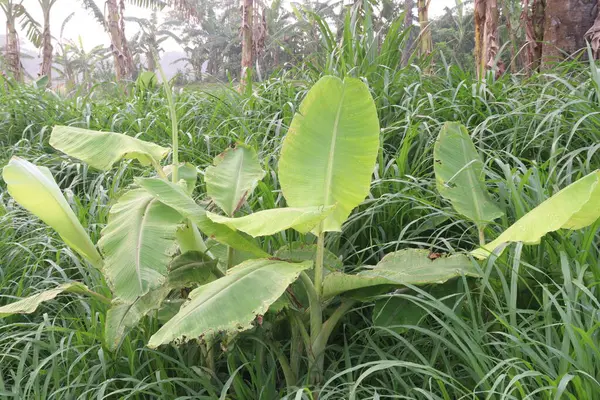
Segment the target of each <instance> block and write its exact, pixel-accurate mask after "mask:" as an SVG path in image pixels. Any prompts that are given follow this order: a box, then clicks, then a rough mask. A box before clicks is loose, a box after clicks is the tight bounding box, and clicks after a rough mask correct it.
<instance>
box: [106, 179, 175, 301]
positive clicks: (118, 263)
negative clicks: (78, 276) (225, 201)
mask: <svg viewBox="0 0 600 400" xmlns="http://www.w3.org/2000/svg"><path fill="white" fill-rule="evenodd" d="M181 220H182V217H181V215H180V214H179V213H178V212H177V211H175V210H174V209H172V208H170V207H168V206H166V205H164V204H163V203H161V202H160V201H158V200H157V199H155V198H154V196H152V195H151V194H150V193H148V192H146V191H145V190H144V189H133V190H130V191H128V192H127V193H125V194H124V195H123V196H121V198H119V200H118V202H117V203H116V204H115V205H114V206H113V207H112V209H111V211H110V215H109V218H108V224H107V225H106V227H105V228H104V229H103V230H102V238H101V239H100V241H99V242H98V245H99V246H100V249H101V250H102V252H103V254H104V255H105V263H104V273H105V274H106V276H107V278H108V281H109V283H110V284H111V287H112V289H113V292H114V294H115V296H117V297H118V298H119V299H120V300H121V301H123V302H125V303H131V302H133V301H135V300H136V299H137V298H138V297H140V296H143V295H145V294H146V293H148V291H150V290H152V289H156V288H158V287H160V286H162V285H163V284H164V283H165V280H166V276H167V266H168V265H169V261H170V260H171V256H172V254H173V252H174V247H175V232H176V230H177V227H178V225H179V224H180V223H181Z"/></svg>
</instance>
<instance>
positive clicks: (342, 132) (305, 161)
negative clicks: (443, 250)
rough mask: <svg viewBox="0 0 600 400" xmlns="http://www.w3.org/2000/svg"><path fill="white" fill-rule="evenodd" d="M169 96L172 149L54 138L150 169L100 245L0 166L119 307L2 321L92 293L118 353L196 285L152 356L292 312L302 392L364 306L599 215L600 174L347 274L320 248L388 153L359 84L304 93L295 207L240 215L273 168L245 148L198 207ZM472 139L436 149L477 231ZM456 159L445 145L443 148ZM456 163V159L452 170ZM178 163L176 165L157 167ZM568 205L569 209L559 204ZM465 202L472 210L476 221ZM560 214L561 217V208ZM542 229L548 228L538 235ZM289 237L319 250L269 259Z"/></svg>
mask: <svg viewBox="0 0 600 400" xmlns="http://www.w3.org/2000/svg"><path fill="white" fill-rule="evenodd" d="M167 100H168V103H169V105H170V110H171V118H172V148H171V149H169V148H165V147H162V146H158V145H156V144H153V143H149V142H145V141H142V140H139V139H135V138H132V137H130V136H127V135H124V134H120V133H112V132H96V131H90V130H86V129H80V128H74V127H61V126H59V127H55V128H54V129H53V132H52V135H51V139H50V144H51V145H52V146H53V147H54V148H56V149H57V150H59V151H62V152H64V153H65V154H68V155H69V156H72V157H75V158H77V159H79V160H82V161H83V162H86V163H87V164H89V165H90V166H92V167H94V168H97V169H101V170H109V169H110V168H112V166H113V165H114V164H115V163H117V162H119V161H120V160H122V159H133V160H136V161H137V162H139V163H141V164H142V165H145V166H147V167H148V168H153V169H154V176H152V177H138V178H135V179H134V184H133V185H132V186H131V187H130V188H128V190H127V191H126V192H125V193H124V194H123V195H122V196H121V197H120V198H119V199H118V200H117V202H116V203H115V204H114V205H113V206H112V208H111V210H110V214H109V218H108V223H107V224H106V227H105V228H104V229H103V230H102V233H101V238H100V240H99V242H98V243H96V244H94V243H93V242H92V241H91V239H90V238H89V236H88V235H87V233H86V230H85V228H84V227H83V226H82V225H81V224H80V223H79V221H78V220H77V218H76V216H75V214H74V213H73V211H72V210H71V209H70V207H69V205H68V203H67V202H66V200H65V199H64V196H63V195H62V193H61V191H60V188H59V187H58V185H57V184H56V182H55V181H54V179H53V177H52V175H51V173H50V171H49V170H48V169H47V168H45V167H37V166H35V165H33V164H31V163H29V162H27V161H25V160H22V159H19V158H13V159H12V160H11V161H10V162H9V164H8V165H7V166H6V167H5V168H4V170H3V177H4V180H5V182H6V184H7V187H8V191H9V193H10V194H11V196H12V197H13V198H14V199H15V200H16V201H17V202H18V203H19V204H21V205H22V206H23V207H24V208H25V209H27V210H29V211H30V212H31V213H33V214H34V215H36V216H38V217H39V218H40V219H42V220H43V221H44V222H45V223H47V224H48V225H50V226H51V227H52V228H54V229H55V230H56V231H57V233H58V234H59V235H60V236H61V237H62V238H63V240H64V241H65V244H67V245H68V246H69V247H71V248H72V249H74V250H75V251H76V252H77V253H78V254H79V255H80V256H81V257H82V258H84V259H85V260H87V261H88V262H89V264H90V265H91V266H93V267H96V268H99V269H100V270H101V271H102V272H103V274H104V276H105V277H106V281H107V282H108V285H109V286H110V289H111V291H112V294H113V296H112V298H111V299H105V298H103V297H102V296H100V295H97V294H95V293H94V292H91V291H90V290H89V289H88V288H86V287H85V286H83V285H82V284H80V283H76V282H71V283H67V284H65V285H63V286H61V287H58V288H55V289H51V290H49V291H46V292H41V293H38V294H36V295H34V296H31V297H29V298H26V299H22V300H20V301H18V302H16V303H13V304H9V305H7V306H4V307H0V317H5V316H8V315H11V314H15V313H30V312H33V311H35V309H36V308H37V307H38V305H39V304H40V303H42V302H43V301H46V300H51V299H53V298H55V297H56V296H58V295H59V294H60V293H63V292H65V293H69V292H71V293H77V294H87V295H92V296H95V297H98V298H99V299H101V300H103V301H106V302H109V303H110V308H109V310H108V312H107V318H106V332H105V342H106V345H107V347H108V348H110V349H115V348H117V347H118V345H119V343H120V341H121V340H122V338H123V336H124V335H125V334H126V332H127V331H128V330H129V329H130V328H132V327H134V326H135V325H136V324H137V323H138V322H139V321H140V320H141V319H142V318H143V317H144V316H145V315H147V314H148V313H149V312H150V311H152V310H156V309H160V308H161V307H163V305H164V304H165V301H166V300H167V299H169V298H170V297H173V296H174V295H175V294H178V295H180V294H181V293H182V291H181V290H178V289H180V288H189V289H193V290H191V291H190V292H189V296H187V298H186V299H185V301H184V302H182V303H183V304H182V305H181V307H180V308H179V309H178V310H177V312H176V313H175V314H174V315H173V316H172V317H171V318H170V319H167V321H166V322H165V323H164V324H163V325H162V326H161V327H160V329H158V331H157V332H156V333H154V334H153V335H152V337H151V338H150V340H149V343H148V346H149V347H153V348H155V347H158V346H161V345H166V344H169V343H172V342H177V343H179V342H181V341H185V340H199V341H201V342H205V343H208V344H210V343H214V342H215V341H216V340H219V339H220V338H223V337H225V338H231V337H235V336H236V335H238V334H239V333H240V332H243V331H246V330H248V329H253V327H255V326H257V325H259V326H260V324H261V321H262V319H263V316H264V315H265V314H268V313H269V312H271V313H275V312H277V311H281V310H284V309H285V313H284V315H285V316H286V317H287V320H286V323H289V324H290V326H291V330H292V332H295V334H293V336H294V337H295V338H296V339H297V341H298V346H291V349H290V354H289V355H288V356H286V355H284V354H283V353H282V352H281V351H279V354H278V360H279V362H280V365H281V368H282V371H283V373H284V375H285V378H286V383H287V384H288V386H292V385H295V384H296V382H297V379H298V377H299V376H300V366H299V363H298V362H297V361H298V360H300V359H301V354H299V352H300V351H303V352H304V355H305V359H306V360H308V372H309V374H308V376H309V377H310V378H311V381H312V382H313V383H314V384H316V385H318V384H319V383H320V382H321V380H322V378H323V372H324V352H325V348H326V345H327V342H328V340H329V337H330V335H331V334H332V332H333V331H334V328H335V327H336V325H337V323H338V322H339V321H340V319H341V318H342V317H343V316H344V315H345V314H346V313H347V312H348V311H349V310H350V309H352V307H353V306H354V305H355V304H356V303H357V302H361V301H365V300H369V301H370V299H372V298H373V295H376V294H381V293H385V292H389V291H391V290H395V289H398V288H405V287H407V286H411V285H427V284H439V283H443V282H446V281H448V280H450V279H453V278H457V277H460V276H465V277H479V276H480V268H479V266H478V264H477V262H476V261H475V258H478V257H483V258H485V257H487V255H488V254H489V252H490V251H493V250H494V249H495V248H496V246H502V245H504V244H505V243H508V242H511V241H524V242H527V243H529V242H535V241H536V240H539V237H541V235H543V234H545V233H546V232H548V231H551V230H556V229H559V228H569V229H578V228H581V227H583V226H586V225H589V224H590V223H592V222H593V221H595V220H596V219H597V218H598V217H599V213H600V211H599V209H598V207H597V204H598V200H599V196H600V171H596V172H594V173H592V174H590V175H588V176H587V177H585V178H583V179H581V180H580V181H578V182H575V183H574V184H572V185H571V186H569V187H567V188H565V189H563V191H561V192H559V193H558V194H557V195H555V196H554V197H552V198H551V199H549V200H547V202H549V205H548V204H546V203H544V204H546V205H544V204H542V205H540V206H539V207H538V208H537V209H535V210H533V211H532V212H531V213H530V214H532V215H533V217H531V216H530V217H528V216H527V215H526V216H525V217H523V220H522V221H521V222H517V224H516V225H515V227H514V228H509V229H508V230H507V231H506V232H505V233H504V234H502V235H500V237H499V238H498V239H496V240H495V241H492V242H491V243H489V244H488V245H484V246H482V247H481V248H479V249H476V250H475V251H473V253H472V255H469V254H468V253H457V254H452V255H448V256H443V257H430V254H429V252H428V251H426V250H422V249H404V250H400V251H397V252H394V253H391V254H388V255H386V256H385V257H384V258H383V259H382V260H381V261H380V262H379V263H378V264H376V265H374V266H362V267H360V268H358V269H356V268H355V269H354V270H355V271H354V272H353V273H347V272H345V271H344V267H343V265H342V264H341V263H340V262H339V260H338V259H337V258H336V257H335V256H334V255H333V254H332V253H331V252H329V251H328V250H327V249H326V246H325V243H326V236H327V235H329V234H331V232H339V231H341V230H342V226H343V224H344V222H345V221H346V220H347V218H348V216H349V215H350V214H351V212H352V211H353V209H355V208H356V207H357V206H358V205H359V204H360V203H361V202H362V201H363V200H364V199H365V197H366V196H367V195H368V193H369V189H370V184H371V177H372V173H373V170H374V168H375V167H376V159H377V155H378V152H379V151H380V130H379V122H378V118H377V112H376V108H375V104H374V102H373V99H372V97H371V95H370V92H369V89H368V88H367V86H366V85H365V84H364V83H363V82H362V81H360V80H358V79H354V78H346V79H344V80H340V79H338V78H336V77H331V76H326V77H323V78H322V79H321V80H319V81H318V82H317V83H316V84H315V85H314V87H313V88H312V89H311V90H310V91H309V92H308V93H307V95H306V97H305V99H304V100H303V101H302V103H301V105H300V108H299V111H298V113H297V114H296V115H295V116H294V119H293V121H292V123H291V125H290V128H289V131H288V134H287V136H286V137H285V139H284V142H283V146H282V151H281V156H280V159H279V166H278V174H279V181H280V184H281V190H282V193H283V195H284V197H285V199H286V202H287V205H288V207H282V208H276V209H267V210H261V211H257V212H254V213H243V211H244V210H246V209H248V207H246V208H243V207H242V205H243V204H244V202H245V200H246V199H247V198H248V197H249V196H250V195H251V193H252V191H253V189H254V188H255V187H256V185H257V183H258V182H259V181H260V180H261V179H262V178H263V176H264V171H263V170H262V168H261V166H260V163H259V161H258V157H257V155H256V152H255V151H254V150H253V149H251V148H250V147H248V146H245V145H237V146H236V147H235V148H232V149H228V150H226V151H225V152H224V153H223V154H221V155H220V156H218V157H217V158H216V159H215V160H214V163H213V165H212V166H210V167H209V168H207V170H206V171H205V182H206V187H207V195H208V197H209V198H210V199H211V202H212V203H214V205H215V207H213V208H212V209H211V210H208V209H207V208H205V207H203V206H202V205H200V204H199V203H197V202H196V201H195V200H194V197H193V193H194V190H195V188H196V179H197V169H196V167H195V166H192V165H190V164H185V163H180V162H179V155H178V140H177V121H176V119H175V112H174V106H173V99H172V98H171V91H170V90H167ZM465 132H466V131H464V130H463V129H462V128H461V127H460V126H458V125H457V124H447V125H446V126H445V127H444V128H443V132H442V133H443V134H441V135H440V139H439V141H446V140H450V139H451V140H452V141H451V144H452V143H454V146H453V145H448V144H447V143H439V144H438V145H436V149H437V150H436V157H435V163H434V168H435V169H436V175H437V178H438V187H440V188H443V189H444V190H442V195H443V196H444V197H447V198H448V199H449V200H450V201H451V202H452V203H453V204H461V206H460V207H457V210H458V211H459V212H461V213H464V214H465V215H469V216H470V215H473V216H474V217H472V218H473V220H474V222H476V223H479V224H483V223H489V221H490V220H491V219H493V218H494V217H495V216H496V215H498V209H497V208H495V207H493V206H492V205H490V204H491V203H492V202H493V200H492V198H491V196H490V195H489V194H487V193H486V192H485V190H486V186H485V182H484V181H483V176H482V171H483V169H482V165H481V162H480V160H479V159H478V156H476V151H474V146H473V147H472V148H471V147H470V146H468V142H465V140H466V139H465ZM453 135H458V136H459V138H460V140H457V139H456V138H453ZM466 138H467V139H468V134H467V135H466ZM469 140H470V139H469ZM459 145H460V146H459ZM471 145H472V143H471ZM446 148H448V149H449V150H443V151H440V150H439V149H446ZM447 152H451V153H452V156H453V157H455V158H453V159H449V158H448V157H449V156H448V154H447ZM169 153H171V155H172V156H171V160H172V163H171V164H170V165H163V164H164V159H165V158H166V156H167V154H169ZM438 156H439V157H438ZM469 160H471V161H469ZM461 163H464V165H463V164H461ZM440 168H442V169H444V168H446V169H447V170H440ZM464 174H467V175H468V176H464ZM146 176H148V175H147V174H146ZM482 182H483V183H482ZM461 187H462V189H463V190H462V192H464V193H465V194H464V196H467V195H468V196H470V198H468V199H465V198H460V197H459V194H460V193H457V192H451V191H450V190H453V189H457V188H461ZM473 191H480V192H478V193H475V194H473V193H471V192H473ZM482 193H483V194H482ZM566 199H569V200H570V201H571V204H565V203H566ZM482 202H483V204H485V205H486V206H485V208H482ZM469 205H471V206H472V207H475V209H476V212H474V213H471V212H470V211H468V206H469ZM560 207H563V208H566V210H563V211H560V212H559V211H556V210H554V209H555V208H560ZM482 210H483V211H482ZM487 210H491V211H490V212H488V211H487ZM536 210H537V211H536ZM241 214H244V215H241ZM530 214H528V215H530ZM532 221H534V222H540V221H541V222H540V223H539V224H538V226H537V227H535V228H531V227H530V225H531V224H532ZM519 224H520V225H519ZM288 229H294V230H296V231H298V232H299V233H301V234H306V235H313V236H314V237H315V238H316V245H314V246H304V247H302V246H299V245H290V246H287V247H285V248H283V249H280V250H279V251H277V252H276V253H275V255H271V254H269V253H268V252H267V251H265V250H264V249H263V247H261V245H260V239H256V238H260V237H263V236H268V235H273V234H276V233H277V232H280V231H284V230H288ZM473 256H475V257H473ZM299 289H301V290H302V291H303V292H304V298H306V299H307V300H306V303H307V304H306V305H305V304H303V302H302V301H298V299H297V298H296V296H295V295H294V292H297V291H298V290H299ZM184 292H186V291H184ZM180 303H181V302H180ZM180 303H176V304H180ZM173 304H174V303H169V306H170V307H171V306H172V305H173Z"/></svg>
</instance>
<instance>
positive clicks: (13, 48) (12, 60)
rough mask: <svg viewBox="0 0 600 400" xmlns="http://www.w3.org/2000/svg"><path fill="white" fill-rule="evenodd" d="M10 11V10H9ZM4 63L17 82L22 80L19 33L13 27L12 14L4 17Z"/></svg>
mask: <svg viewBox="0 0 600 400" xmlns="http://www.w3.org/2000/svg"><path fill="white" fill-rule="evenodd" d="M9 12H10V11H9ZM6 63H7V67H8V71H9V72H10V73H11V74H12V76H13V78H14V79H15V80H17V81H18V82H21V81H22V80H23V71H22V69H21V54H20V49H19V35H18V34H17V30H16V28H15V20H14V18H13V17H12V15H7V19H6Z"/></svg>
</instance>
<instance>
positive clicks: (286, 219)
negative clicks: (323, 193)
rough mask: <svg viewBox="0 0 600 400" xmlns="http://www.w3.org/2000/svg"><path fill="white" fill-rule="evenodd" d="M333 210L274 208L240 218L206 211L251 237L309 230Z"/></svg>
mask: <svg viewBox="0 0 600 400" xmlns="http://www.w3.org/2000/svg"><path fill="white" fill-rule="evenodd" d="M333 211H334V207H333V206H329V207H305V208H291V207H288V208H275V209H272V210H263V211H259V212H256V213H253V214H249V215H246V216H244V217H240V218H229V217H224V216H222V215H218V214H214V213H211V212H208V213H207V214H206V215H207V216H208V218H210V220H211V221H213V222H215V223H217V224H223V225H226V226H228V227H230V228H231V229H234V230H240V231H242V232H245V233H247V234H248V235H250V236H252V237H257V236H268V235H273V234H275V233H277V232H281V231H284V230H286V229H290V228H293V229H295V230H297V231H298V232H300V233H307V232H310V231H311V230H312V229H313V228H314V227H315V226H317V225H318V224H319V222H321V221H322V220H323V219H324V218H326V217H327V215H329V214H331V213H332V212H333Z"/></svg>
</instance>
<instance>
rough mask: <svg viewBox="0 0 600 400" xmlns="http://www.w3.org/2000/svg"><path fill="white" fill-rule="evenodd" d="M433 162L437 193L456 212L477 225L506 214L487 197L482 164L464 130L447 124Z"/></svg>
mask: <svg viewBox="0 0 600 400" xmlns="http://www.w3.org/2000/svg"><path fill="white" fill-rule="evenodd" d="M433 158H434V162H433V167H434V170H435V178H436V182H437V189H438V192H439V193H440V194H441V195H442V196H443V197H444V198H446V199H448V200H450V202H451V203H452V206H453V207H454V209H455V210H456V211H458V212H459V213H460V214H462V215H464V216H465V217H467V218H469V219H470V220H471V221H474V222H475V223H477V224H478V225H481V224H486V223H488V222H491V221H493V220H494V219H496V218H499V217H501V216H502V215H503V214H504V213H503V212H502V210H500V208H499V207H498V206H497V205H496V203H494V201H493V200H492V198H491V197H490V195H489V194H488V191H487V188H486V185H485V180H484V179H485V176H484V174H483V161H481V157H479V153H477V149H476V148H475V145H474V144H473V142H472V141H471V137H470V136H469V133H468V132H467V129H466V128H465V127H464V126H462V125H461V124H459V123H457V122H446V123H445V124H444V126H443V127H442V129H441V130H440V134H439V136H438V139H437V140H436V142H435V146H434V149H433Z"/></svg>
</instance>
